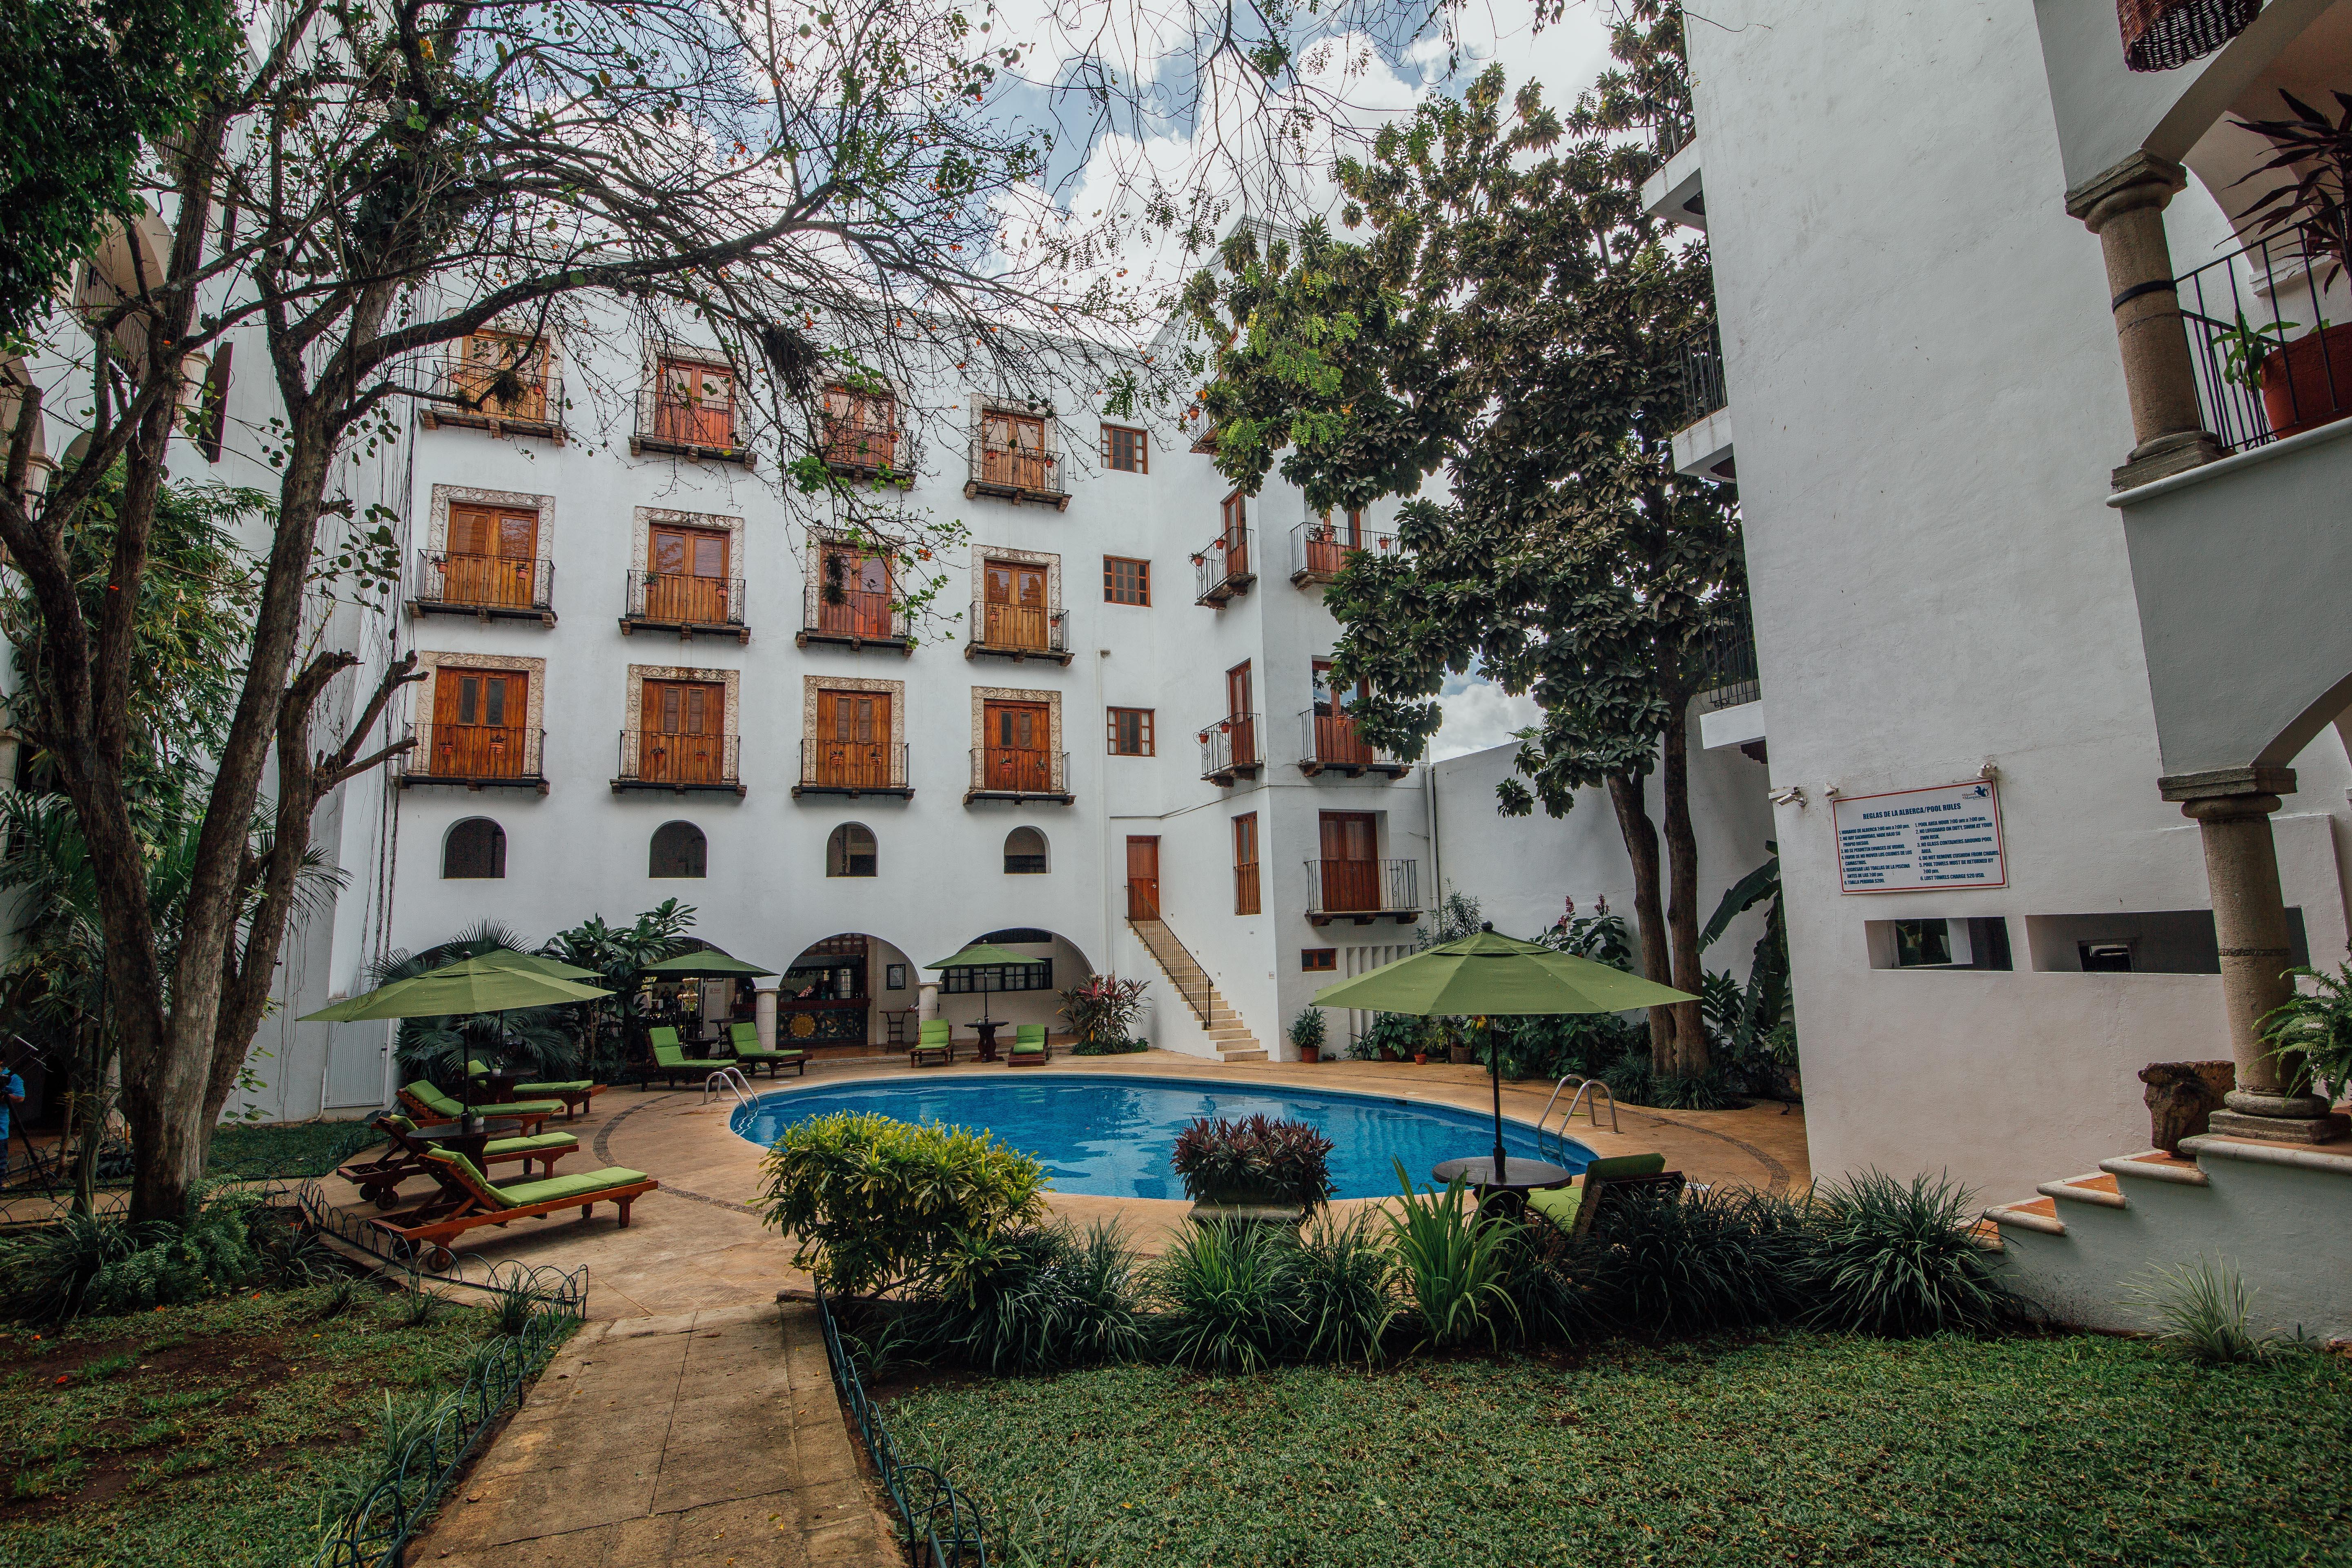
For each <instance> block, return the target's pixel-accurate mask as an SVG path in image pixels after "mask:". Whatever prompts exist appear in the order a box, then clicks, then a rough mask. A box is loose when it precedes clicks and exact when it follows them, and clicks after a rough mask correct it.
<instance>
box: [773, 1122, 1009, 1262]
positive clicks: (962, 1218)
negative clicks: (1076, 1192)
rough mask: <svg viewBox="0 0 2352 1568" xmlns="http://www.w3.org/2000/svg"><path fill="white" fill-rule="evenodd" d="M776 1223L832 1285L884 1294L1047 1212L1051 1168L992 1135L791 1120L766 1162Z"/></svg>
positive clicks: (798, 1256)
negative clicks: (947, 1253) (950, 1250)
mask: <svg viewBox="0 0 2352 1568" xmlns="http://www.w3.org/2000/svg"><path fill="white" fill-rule="evenodd" d="M760 1170H761V1176H762V1177H763V1178H764V1182H765V1185H764V1186H763V1188H762V1190H761V1197H762V1198H763V1199H764V1200H765V1201H766V1211H765V1218H766V1219H767V1222H768V1223H769V1224H770V1225H772V1226H777V1227H778V1228H780V1229H782V1230H783V1231H785V1232H787V1233H789V1234H791V1235H792V1236H793V1237H795V1238H796V1240H797V1246H796V1248H795V1250H794V1252H793V1264H794V1266H795V1267H797V1268H805V1269H808V1270H809V1271H810V1272H811V1273H813V1274H815V1275H817V1276H818V1277H819V1278H820V1279H823V1280H824V1284H825V1287H826V1289H831V1290H835V1291H837V1292H840V1293H842V1294H845V1295H853V1296H856V1295H878V1294H880V1293H881V1292H882V1291H884V1290H887V1289H891V1288H892V1287H894V1286H896V1285H898V1284H899V1283H900V1282H902V1281H904V1280H906V1279H908V1278H909V1277H910V1276H912V1275H913V1274H914V1273H915V1272H916V1271H917V1270H919V1269H920V1268H923V1267H924V1265H925V1264H926V1263H928V1262H929V1260H930V1259H931V1258H933V1257H935V1256H936V1255H938V1254H939V1253H940V1251H941V1250H942V1249H944V1248H945V1247H948V1246H949V1245H950V1242H952V1241H953V1240H954V1239H955V1238H956V1237H985V1236H988V1235H990V1234H991V1233H992V1232H994V1231H996V1230H998V1229H1000V1228H1003V1226H1013V1225H1023V1224H1027V1223H1029V1222H1031V1221H1034V1220H1035V1219H1036V1218H1038V1216H1039V1215H1042V1214H1043V1213H1044V1212H1045V1168H1044V1167H1043V1166H1041V1165H1039V1164H1038V1163H1037V1162H1036V1161H1034V1160H1033V1159H1031V1158H1030V1157H1029V1156H1028V1155H1026V1154H1023V1153H1020V1152H1016V1151H1014V1150H1012V1149H1008V1148H1006V1147H1005V1146H1004V1145H1003V1144H1002V1143H999V1142H996V1140H995V1139H994V1138H992V1137H991V1136H990V1135H989V1134H988V1133H986V1132H984V1131H982V1132H973V1131H966V1130H964V1129H962V1128H960V1127H943V1126H941V1125H940V1124H939V1123H937V1122H930V1123H926V1124H924V1125H921V1126H915V1125H911V1124H909V1123H908V1122H904V1121H893V1120H891V1119H890V1118H889V1117H887V1116H877V1115H876V1114H874V1113H872V1112H870V1111H846V1110H845V1111H838V1112H835V1114H833V1115H830V1116H818V1117H813V1118H811V1119H810V1120H809V1121H803V1122H799V1123H796V1124H795V1125H793V1126H792V1127H790V1128H787V1129H786V1130H785V1131H784V1135H783V1136H782V1138H779V1139H777V1140H776V1142H775V1145H774V1147H772V1149H770V1150H769V1151H768V1155H767V1158H766V1159H765V1160H763V1161H761V1165H760Z"/></svg>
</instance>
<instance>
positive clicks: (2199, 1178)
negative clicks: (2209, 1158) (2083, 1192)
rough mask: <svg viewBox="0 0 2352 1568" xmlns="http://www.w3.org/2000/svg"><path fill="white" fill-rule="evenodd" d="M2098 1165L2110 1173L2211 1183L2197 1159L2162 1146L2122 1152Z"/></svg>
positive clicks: (2186, 1183) (2203, 1184) (2184, 1183)
mask: <svg viewBox="0 0 2352 1568" xmlns="http://www.w3.org/2000/svg"><path fill="white" fill-rule="evenodd" d="M2099 1169H2100V1170H2102V1171H2105V1173H2107V1174H2109V1175H2111V1176H2131V1177H2135V1178H2140V1179H2145V1180H2147V1181H2151V1182H2176V1183H2179V1184H2180V1185H2181V1186H2184V1187H2210V1186H2211V1185H2212V1184H2213V1183H2212V1180H2211V1178H2210V1177H2209V1176H2207V1175H2206V1174H2205V1173H2204V1171H2203V1170H2202V1169H2201V1168H2200V1166H2199V1165H2198V1163H2197V1162H2196V1161H2194V1160H2183V1159H2181V1158H2180V1157H2179V1156H2178V1155H2175V1154H2168V1153H2166V1152H2164V1151H2163V1150H2161V1149H2150V1150H2149V1151H2148V1152H2147V1153H2145V1154H2122V1155H2118V1156H2117V1157H2116V1158H2115V1159H2112V1160H2102V1161H2100V1162H2099Z"/></svg>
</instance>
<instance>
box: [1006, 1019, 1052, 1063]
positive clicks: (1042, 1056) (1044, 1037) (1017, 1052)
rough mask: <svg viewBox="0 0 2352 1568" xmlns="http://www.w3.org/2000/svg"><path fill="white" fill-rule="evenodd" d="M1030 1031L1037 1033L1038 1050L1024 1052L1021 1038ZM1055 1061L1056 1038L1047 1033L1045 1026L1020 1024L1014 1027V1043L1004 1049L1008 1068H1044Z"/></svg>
mask: <svg viewBox="0 0 2352 1568" xmlns="http://www.w3.org/2000/svg"><path fill="white" fill-rule="evenodd" d="M1030 1029H1034V1030H1036V1031H1037V1046H1038V1048H1037V1049H1036V1050H1034V1051H1024V1050H1023V1049H1021V1044H1022V1040H1021V1037H1022V1035H1023V1033H1024V1031H1026V1030H1030ZM1053 1059H1054V1037H1053V1036H1052V1035H1051V1034H1050V1033H1048V1032H1047V1031H1046V1029H1045V1026H1043V1025H1039V1024H1019V1025H1015V1026H1013V1043H1012V1044H1011V1045H1009V1046H1007V1047H1004V1065H1005V1066H1006V1067H1009V1068H1022V1067H1043V1066H1045V1064H1046V1063H1047V1062H1050V1061H1052V1060H1053Z"/></svg>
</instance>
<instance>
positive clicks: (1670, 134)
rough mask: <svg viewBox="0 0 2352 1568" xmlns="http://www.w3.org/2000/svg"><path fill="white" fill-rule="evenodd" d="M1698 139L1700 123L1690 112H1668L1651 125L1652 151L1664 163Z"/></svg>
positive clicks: (1665, 111)
mask: <svg viewBox="0 0 2352 1568" xmlns="http://www.w3.org/2000/svg"><path fill="white" fill-rule="evenodd" d="M1697 137H1698V122H1697V121H1696V120H1694V119H1692V118H1691V113H1690V110H1686V109H1685V110H1664V111H1663V112H1662V113H1660V114H1659V116H1658V118H1657V119H1656V120H1654V121H1651V123H1650V151H1651V152H1653V153H1656V154H1657V156H1658V162H1659V163H1664V162H1665V161H1666V160H1667V159H1669V158H1671V157H1673V156H1674V155H1675V153H1679V152H1681V151H1682V150H1683V149H1684V148H1685V147H1687V146H1689V145H1690V144H1691V143H1692V142H1694V141H1696V139H1697Z"/></svg>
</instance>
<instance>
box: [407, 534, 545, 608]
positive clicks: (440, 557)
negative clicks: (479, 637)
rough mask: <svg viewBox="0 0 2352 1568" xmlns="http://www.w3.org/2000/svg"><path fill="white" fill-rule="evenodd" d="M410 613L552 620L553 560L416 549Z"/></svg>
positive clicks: (409, 604)
mask: <svg viewBox="0 0 2352 1568" xmlns="http://www.w3.org/2000/svg"><path fill="white" fill-rule="evenodd" d="M410 583H411V584H412V591H411V592H410V594H409V597H408V613H409V614H410V615H412V616H475V617H476V618H478V619H480V620H485V621H493V620H514V621H537V622H539V623H540V624H541V625H542V626H553V625H554V624H555V563H554V562H552V561H509V560H506V559H503V558H501V557H499V556H496V555H460V554H455V553H452V552H446V551H440V550H420V551H418V552H416V573H415V576H414V577H412V578H411V579H410Z"/></svg>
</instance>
